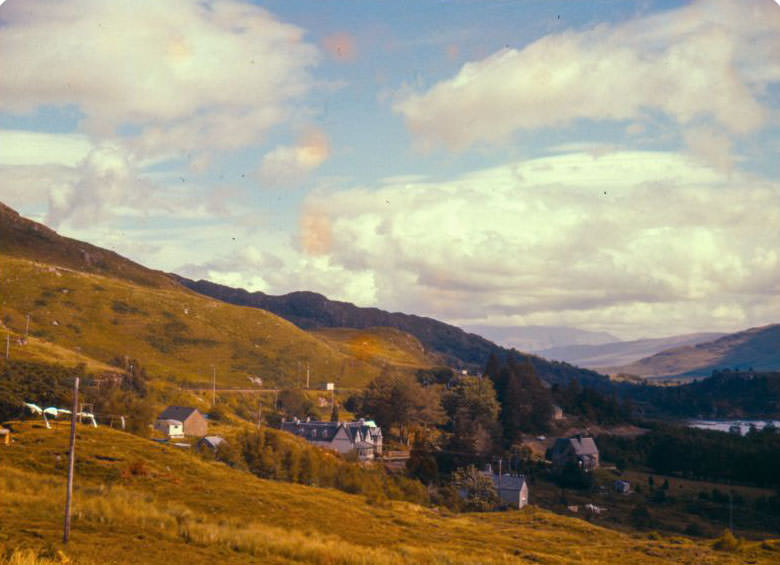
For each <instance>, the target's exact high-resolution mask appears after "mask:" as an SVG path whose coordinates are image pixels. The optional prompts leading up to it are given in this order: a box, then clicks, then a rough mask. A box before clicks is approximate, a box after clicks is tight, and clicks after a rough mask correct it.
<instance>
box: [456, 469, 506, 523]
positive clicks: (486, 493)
mask: <svg viewBox="0 0 780 565" xmlns="http://www.w3.org/2000/svg"><path fill="white" fill-rule="evenodd" d="M452 484H453V486H454V487H455V488H456V489H457V490H458V492H459V493H463V494H464V495H465V499H466V504H465V507H466V510H474V511H477V512H485V511H487V510H491V509H493V508H494V507H495V506H496V504H498V495H497V494H496V489H495V487H494V486H493V480H492V479H491V478H490V477H488V476H486V475H484V474H482V473H480V472H479V471H478V470H477V468H476V467H475V466H474V465H469V466H468V467H466V468H458V469H456V470H455V472H454V473H453V474H452Z"/></svg>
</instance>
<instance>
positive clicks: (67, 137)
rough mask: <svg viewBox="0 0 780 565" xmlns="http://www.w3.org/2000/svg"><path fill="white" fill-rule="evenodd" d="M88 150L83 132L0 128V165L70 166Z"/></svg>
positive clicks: (90, 147)
mask: <svg viewBox="0 0 780 565" xmlns="http://www.w3.org/2000/svg"><path fill="white" fill-rule="evenodd" d="M91 150H92V143H91V142H90V141H89V139H88V138H87V137H86V136H84V135H79V134H55V133H44V132H32V131H20V130H0V166H34V165H63V166H70V167H72V166H74V165H76V164H77V163H78V162H80V161H81V160H82V159H84V157H86V156H87V154H88V153H89V152H90V151H91Z"/></svg>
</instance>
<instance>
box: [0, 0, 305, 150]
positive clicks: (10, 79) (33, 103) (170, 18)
mask: <svg viewBox="0 0 780 565" xmlns="http://www.w3.org/2000/svg"><path fill="white" fill-rule="evenodd" d="M0 25H2V28H3V33H2V34H0V52H2V53H3V62H4V64H3V73H2V75H0V109H2V110H5V111H8V112H12V113H24V112H29V111H32V110H34V109H35V108H36V107H37V106H39V105H54V106H63V105H66V104H76V105H77V106H78V107H79V109H80V110H81V111H82V112H83V113H84V114H85V119H84V122H83V124H82V126H83V128H84V130H85V131H86V132H88V133H89V134H91V135H93V136H96V137H99V138H109V137H113V136H114V134H115V132H116V130H117V128H119V127H120V126H123V125H126V124H132V125H134V126H136V127H140V135H139V136H137V137H136V138H135V139H134V142H135V151H136V152H137V153H138V154H139V155H143V154H148V153H159V152H166V153H169V152H171V151H172V150H179V151H190V150H196V149H199V150H205V149H206V148H212V149H215V148H216V149H235V148H237V147H241V146H243V145H246V144H248V143H250V142H254V141H257V140H258V139H261V138H262V136H263V135H264V134H265V133H266V132H267V131H268V129H269V128H270V127H272V126H274V125H276V124H279V123H281V122H283V121H285V120H287V119H289V117H290V116H291V115H292V112H293V109H292V106H291V102H292V101H294V100H297V99H299V98H300V97H301V96H302V95H304V94H305V93H306V92H307V91H308V90H309V88H310V87H311V84H312V81H311V78H310V76H309V74H308V68H309V67H310V66H312V65H313V64H314V63H315V62H316V61H317V57H318V54H317V50H316V48H315V47H314V46H312V45H311V44H308V43H306V42H305V41H304V39H303V32H302V31H301V30H300V29H299V28H297V27H295V26H292V25H288V24H284V23H281V22H279V21H278V20H276V19H275V18H274V17H273V16H272V15H271V14H269V13H268V12H266V11H265V10H263V9H262V8H259V7H257V6H253V5H251V4H246V3H241V2H234V1H231V0H217V1H214V2H208V3H205V2H190V1H187V0H168V1H166V2H157V1H154V0H147V1H143V2H141V1H138V2H132V3H125V2H103V1H101V0H80V1H77V2H67V3H64V2H57V1H42V2H34V3H30V2H13V3H9V5H7V6H4V7H3V10H2V12H0ZM144 156H145V155H144Z"/></svg>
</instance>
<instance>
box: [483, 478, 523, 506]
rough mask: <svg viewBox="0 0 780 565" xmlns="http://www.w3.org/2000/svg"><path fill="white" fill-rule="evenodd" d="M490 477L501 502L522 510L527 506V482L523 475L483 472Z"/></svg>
mask: <svg viewBox="0 0 780 565" xmlns="http://www.w3.org/2000/svg"><path fill="white" fill-rule="evenodd" d="M483 474H484V475H486V476H488V477H490V479H491V480H492V481H493V486H494V487H495V489H496V494H497V495H498V498H500V499H501V502H504V503H506V504H509V505H511V506H516V507H517V508H522V507H523V506H525V505H526V504H528V482H527V481H526V480H525V477H524V476H523V475H498V474H496V473H494V472H493V471H492V470H487V471H484V472H483Z"/></svg>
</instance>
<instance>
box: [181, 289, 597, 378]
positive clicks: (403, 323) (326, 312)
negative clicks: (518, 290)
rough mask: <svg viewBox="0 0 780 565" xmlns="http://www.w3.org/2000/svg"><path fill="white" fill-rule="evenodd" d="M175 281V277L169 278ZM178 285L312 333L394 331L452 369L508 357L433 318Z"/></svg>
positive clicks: (559, 368)
mask: <svg viewBox="0 0 780 565" xmlns="http://www.w3.org/2000/svg"><path fill="white" fill-rule="evenodd" d="M173 276H175V275H173ZM175 277H176V279H177V280H178V281H179V282H181V284H183V285H185V286H187V287H188V288H191V289H192V290H195V291H196V292H199V293H201V294H203V295H205V296H210V297H212V298H217V299H219V300H224V301H225V302H229V303H231V304H238V305H242V306H253V307H255V308H263V309H264V310H268V311H269V312H273V313H274V314H277V315H278V316H281V317H283V318H284V319H285V320H289V321H291V322H292V323H294V324H295V325H296V326H298V327H300V328H303V329H307V330H312V329H318V328H357V329H367V328H377V327H387V328H396V329H398V330H401V331H403V332H406V333H408V334H410V335H413V336H414V337H416V338H417V339H418V340H420V343H422V345H423V346H424V347H425V349H426V351H428V352H431V353H435V354H437V355H438V356H441V358H442V359H444V360H445V361H446V364H450V365H452V366H455V367H467V368H470V369H473V370H481V369H483V368H484V367H485V364H486V362H487V360H488V357H489V356H490V354H491V353H496V354H498V355H499V356H500V357H506V356H507V355H508V354H509V350H507V349H505V348H503V347H501V346H499V345H496V344H495V343H493V342H491V341H489V340H487V339H485V338H483V337H481V336H478V335H476V334H473V333H467V332H465V331H463V330H462V329H460V328H458V327H456V326H452V325H450V324H445V323H444V322H440V321H438V320H434V319H432V318H426V317H423V316H416V315H412V314H403V313H400V312H395V313H391V312H386V311H384V310H380V309H378V308H361V307H358V306H355V305H354V304H350V303H349V302H340V301H337V300H329V299H328V298H326V297H325V296H323V295H321V294H317V293H315V292H291V293H290V294H285V295H283V296H271V295H268V294H265V293H263V292H251V293H250V292H247V291H246V290H244V289H241V288H231V287H228V286H223V285H219V284H215V283H212V282H209V281H203V280H201V281H193V280H189V279H187V278H184V277H178V276H175ZM517 356H518V357H519V358H521V359H522V358H527V359H528V360H529V361H530V362H531V363H532V364H533V366H534V370H535V371H536V374H537V375H538V376H539V377H541V378H542V379H544V380H545V381H547V382H548V383H551V384H553V383H557V384H566V383H568V382H570V381H572V380H574V379H576V380H577V381H579V382H580V384H587V385H591V386H597V387H602V388H604V387H608V386H609V379H608V378H607V377H605V376H604V375H600V374H599V373H596V372H595V371H591V370H588V369H580V368H579V367H574V366H573V365H569V364H567V363H559V362H556V361H547V360H546V359H542V358H541V357H537V356H535V355H529V354H526V353H517Z"/></svg>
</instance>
